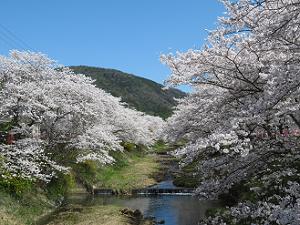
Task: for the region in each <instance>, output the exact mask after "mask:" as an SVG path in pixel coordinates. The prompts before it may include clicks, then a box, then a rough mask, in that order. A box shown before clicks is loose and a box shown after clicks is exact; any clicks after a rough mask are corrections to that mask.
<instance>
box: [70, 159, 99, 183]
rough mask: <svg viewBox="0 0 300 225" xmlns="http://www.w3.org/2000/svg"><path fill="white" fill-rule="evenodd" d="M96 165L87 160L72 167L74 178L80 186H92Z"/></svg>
mask: <svg viewBox="0 0 300 225" xmlns="http://www.w3.org/2000/svg"><path fill="white" fill-rule="evenodd" d="M97 169H98V165H97V163H96V162H95V161H91V160H87V161H85V162H81V163H78V164H76V165H74V167H73V171H74V173H75V178H76V180H77V181H79V182H80V183H82V184H85V185H89V186H91V185H93V184H94V183H95V179H96V175H97Z"/></svg>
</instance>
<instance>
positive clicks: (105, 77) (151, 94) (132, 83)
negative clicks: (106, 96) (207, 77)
mask: <svg viewBox="0 0 300 225" xmlns="http://www.w3.org/2000/svg"><path fill="white" fill-rule="evenodd" d="M70 68H71V69H72V70H73V71H74V72H75V73H82V74H85V75H87V76H90V77H92V78H93V79H95V80H96V83H95V84H96V85H97V86H98V87H99V88H101V89H103V90H105V91H107V92H109V93H111V94H112V95H113V96H116V97H122V101H124V102H126V103H128V104H129V106H132V107H134V108H136V109H137V110H139V111H142V112H146V113H147V114H150V115H155V116H160V117H162V118H166V117H168V116H170V115H171V113H172V110H173V107H174V106H175V105H176V101H175V100H174V98H182V97H184V96H185V95H186V94H185V93H184V92H182V91H180V90H178V89H173V88H170V89H168V90H162V88H163V85H161V84H158V83H156V82H154V81H151V80H148V79H145V78H142V77H137V76H135V75H132V74H128V73H124V72H121V71H119V70H114V69H104V68H97V67H89V66H71V67H70Z"/></svg>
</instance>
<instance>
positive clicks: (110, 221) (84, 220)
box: [48, 205, 131, 225]
mask: <svg viewBox="0 0 300 225" xmlns="http://www.w3.org/2000/svg"><path fill="white" fill-rule="evenodd" d="M120 210H121V208H120V207H118V206H114V205H105V206H103V205H98V206H93V207H82V206H80V205H69V206H67V207H66V208H64V209H63V210H61V211H60V212H59V213H58V214H55V217H54V218H51V222H50V223H48V225H75V224H78V225H79V224H81V225H83V224H90V225H96V224H101V225H130V224H131V223H130V220H129V218H127V217H125V216H123V215H122V214H121V212H120Z"/></svg>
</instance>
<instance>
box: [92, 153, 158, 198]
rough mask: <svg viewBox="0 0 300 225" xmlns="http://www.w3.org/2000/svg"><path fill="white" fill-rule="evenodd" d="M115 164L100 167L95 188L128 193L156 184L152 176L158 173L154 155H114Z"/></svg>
mask: <svg viewBox="0 0 300 225" xmlns="http://www.w3.org/2000/svg"><path fill="white" fill-rule="evenodd" d="M115 158H116V163H115V164H114V165H112V166H106V167H102V168H101V169H100V170H99V171H98V173H97V176H96V180H97V183H96V187H97V188H110V189H113V190H120V191H123V192H129V191H130V190H132V189H135V188H143V187H147V186H150V185H153V184H155V183H156V181H155V179H154V178H153V175H154V174H155V173H156V172H158V170H159V167H160V164H159V163H158V162H157V160H156V156H155V155H148V154H145V153H142V152H137V151H130V152H124V153H116V154H115Z"/></svg>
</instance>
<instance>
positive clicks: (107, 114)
mask: <svg viewBox="0 0 300 225" xmlns="http://www.w3.org/2000/svg"><path fill="white" fill-rule="evenodd" d="M0 84H1V89H0V102H1V103H0V105H1V108H0V124H1V125H3V127H5V129H4V130H6V131H7V132H9V133H10V134H11V135H14V141H13V142H12V143H7V142H5V141H2V143H1V145H0V154H1V156H2V157H4V166H5V168H6V169H7V170H8V171H9V172H10V173H13V174H14V175H16V176H23V177H26V178H36V179H43V180H49V179H50V178H51V177H52V176H53V174H54V173H55V171H57V170H63V171H65V170H66V169H67V168H66V167H65V166H61V165H60V164H61V163H63V162H60V160H58V158H67V159H69V160H70V158H68V157H63V156H64V155H66V156H67V155H72V156H74V157H75V158H74V157H73V158H74V159H73V160H74V161H75V162H81V161H84V160H87V159H90V160H98V161H100V162H101V163H112V162H113V161H114V159H113V158H112V157H111V156H110V154H109V151H114V150H122V146H121V145H120V143H121V141H124V140H125V141H133V142H135V143H137V144H139V143H143V144H146V145H148V144H151V143H152V142H153V140H154V139H155V138H157V135H158V133H159V131H160V130H161V129H160V127H161V126H162V125H163V121H162V120H160V119H157V118H153V117H149V116H145V115H144V114H142V113H139V112H137V111H135V110H133V109H129V108H126V106H124V104H123V103H120V99H119V98H115V97H113V96H111V95H110V94H108V93H106V92H105V91H103V90H101V89H99V88H97V87H96V86H95V85H94V84H93V80H91V79H90V78H88V77H86V76H84V75H80V74H74V73H73V72H72V71H71V70H70V69H68V68H65V67H61V66H59V65H57V63H56V62H55V61H53V60H50V59H49V58H48V57H46V56H45V55H43V54H40V53H32V52H18V51H12V52H11V54H10V57H3V56H2V57H0ZM131 122H132V123H131ZM155 126H157V127H158V128H157V129H155V130H151V129H152V128H154V127H155ZM151 131H152V133H151ZM125 134H128V135H127V136H126V135H125ZM57 156H59V157H57ZM64 165H65V164H64Z"/></svg>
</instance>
